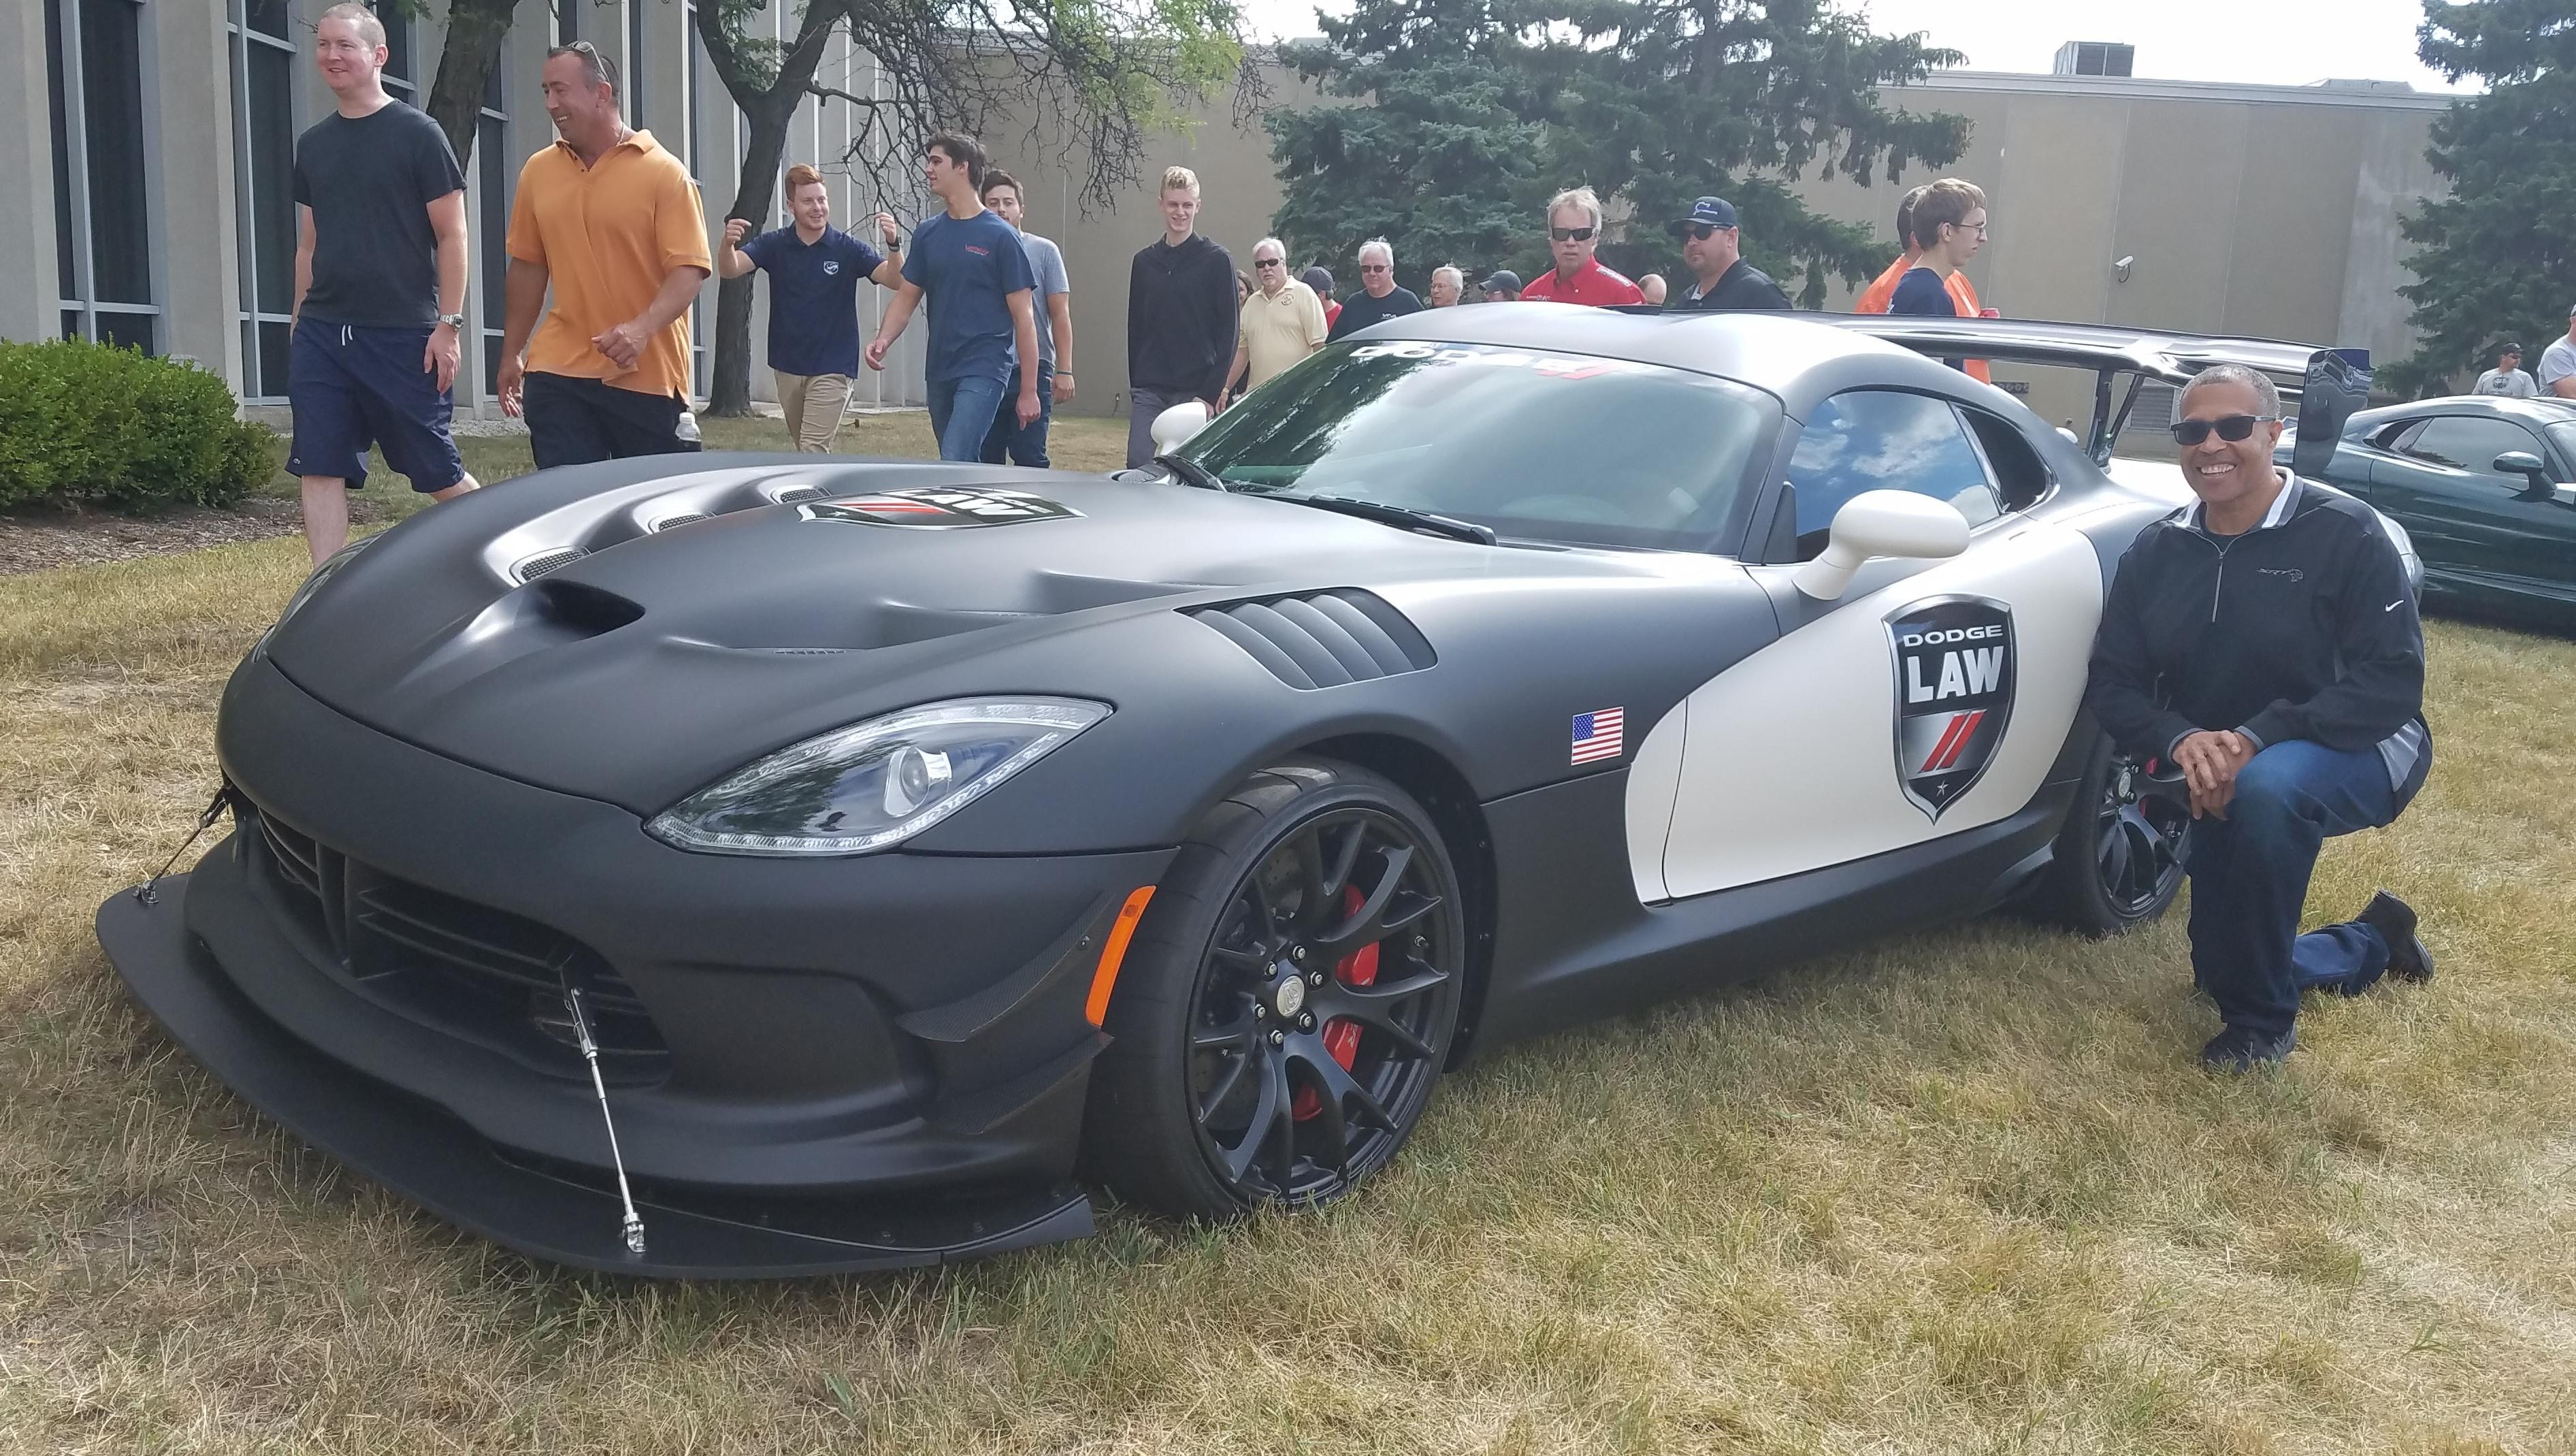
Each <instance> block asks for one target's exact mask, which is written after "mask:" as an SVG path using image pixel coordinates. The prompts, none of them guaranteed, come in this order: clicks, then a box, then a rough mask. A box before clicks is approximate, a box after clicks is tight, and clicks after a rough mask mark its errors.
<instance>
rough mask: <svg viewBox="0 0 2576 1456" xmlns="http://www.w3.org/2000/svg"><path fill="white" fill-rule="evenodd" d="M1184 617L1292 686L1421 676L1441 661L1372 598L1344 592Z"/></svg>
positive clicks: (1201, 609)
mask: <svg viewBox="0 0 2576 1456" xmlns="http://www.w3.org/2000/svg"><path fill="white" fill-rule="evenodd" d="M1185 615H1187V616H1191V617H1195V618H1197V619H1198V620H1199V621H1201V622H1204V623H1206V624H1207V625H1208V626H1210V627H1212V628H1214V629H1215V630H1217V631H1219V632H1222V633H1224V634H1225V635H1226V637H1227V638H1228V639H1229V640H1231V641H1232V642H1233V643H1234V645H1235V646H1237V647H1240V648H1242V649H1243V650H1244V651H1246V652H1248V653H1251V654H1252V657H1253V660H1254V661H1256V662H1259V663H1260V664H1261V665H1262V666H1263V667H1266V668H1268V669H1270V671H1271V673H1272V675H1274V676H1276V677H1277V678H1278V679H1279V680H1280V681H1281V682H1284V683H1286V684H1287V685H1288V686H1290V687H1292V688H1298V689H1301V690H1304V689H1313V688H1335V687H1340V686H1342V685H1343V684H1344V683H1355V682H1373V681H1375V680H1377V679H1378V678H1382V677H1393V676H1395V675H1396V674H1397V673H1400V672H1419V671H1421V670H1422V669H1423V668H1426V667H1429V666H1431V664H1432V663H1434V662H1436V661H1438V660H1439V659H1438V658H1437V657H1436V656H1435V655H1434V654H1433V653H1432V651H1431V644H1430V642H1429V641H1427V640H1426V639H1425V638H1424V637H1423V635H1422V632H1421V630H1420V629H1419V628H1416V627H1415V626H1414V625H1413V623H1411V622H1409V621H1407V620H1406V619H1405V616H1404V614H1403V613H1402V612H1399V611H1397V610H1396V609H1395V608H1394V607H1391V606H1389V605H1387V603H1386V601H1385V600H1384V599H1383V598H1381V597H1378V596H1376V595H1374V594H1372V593H1369V592H1364V591H1360V590H1357V589H1356V588H1351V587H1343V588H1340V589H1338V590H1335V591H1326V592H1307V593H1302V594H1300V595H1296V596H1284V597H1263V598H1260V599H1259V600H1256V601H1248V602H1230V603H1227V604H1225V605H1223V606H1214V607H1197V608H1193V609H1191V610H1190V611H1189V612H1187V613H1186V614H1185Z"/></svg>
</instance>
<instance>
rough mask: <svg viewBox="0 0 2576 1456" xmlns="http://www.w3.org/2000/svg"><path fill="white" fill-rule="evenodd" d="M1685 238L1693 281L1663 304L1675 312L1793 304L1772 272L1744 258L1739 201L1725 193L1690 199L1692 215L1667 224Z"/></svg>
mask: <svg viewBox="0 0 2576 1456" xmlns="http://www.w3.org/2000/svg"><path fill="white" fill-rule="evenodd" d="M1669 229H1670V231H1671V233H1672V235H1673V236H1674V237H1677V238H1679V239H1681V240H1682V261H1683V262H1685V263H1687V264H1689V265H1690V270H1691V282H1690V286H1688V287H1687V288H1684V289H1683V290H1682V291H1681V292H1680V293H1679V294H1678V295H1676V296H1675V297H1674V298H1673V300H1672V301H1671V302H1670V303H1667V304H1665V305H1664V307H1665V308H1666V309H1668V310H1670V311H1672V312H1674V313H1690V312H1695V311H1699V310H1712V311H1714V310H1734V309H1783V308H1794V307H1796V305H1795V304H1792V303H1791V302H1789V295H1788V294H1786V293H1784V292H1782V291H1781V288H1780V285H1779V284H1777V283H1774V282H1772V281H1771V275H1770V274H1768V273H1765V272H1763V271H1762V270H1761V269H1759V268H1756V267H1754V266H1753V265H1752V264H1751V263H1748V262H1746V261H1744V253H1743V249H1742V245H1741V242H1740V237H1741V234H1739V233H1738V232H1737V230H1736V226H1735V206H1734V204H1733V203H1730V202H1728V201H1727V200H1726V199H1725V198H1723V197H1703V198H1701V199H1700V200H1699V201H1697V202H1694V203H1692V204H1691V210H1690V216H1688V217H1680V218H1675V219H1674V220H1673V221H1672V223H1671V224H1670V225H1669Z"/></svg>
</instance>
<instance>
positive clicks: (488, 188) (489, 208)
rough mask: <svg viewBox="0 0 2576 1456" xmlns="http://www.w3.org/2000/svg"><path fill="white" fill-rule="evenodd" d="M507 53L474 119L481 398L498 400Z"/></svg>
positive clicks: (504, 313) (504, 297) (504, 316)
mask: <svg viewBox="0 0 2576 1456" xmlns="http://www.w3.org/2000/svg"><path fill="white" fill-rule="evenodd" d="M577 3H579V0H564V13H565V14H567V15H569V14H571V13H572V8H573V6H574V5H575V4H577ZM509 70H510V48H509V46H508V44H507V43H506V42H505V43H504V44H503V45H502V47H501V54H500V56H499V58H498V59H496V60H494V61H493V63H492V76H491V79H490V80H489V81H487V82H485V83H484V86H483V109H482V111H481V112H480V113H479V114H478V115H477V116H476V117H475V119H474V175H475V179H476V182H477V184H478V185H477V187H476V189H475V190H476V193H477V196H476V199H475V202H476V206H477V208H478V210H480V211H481V212H482V214H483V231H482V235H481V236H480V237H479V238H478V239H477V240H476V242H477V253H478V255H479V256H478V258H477V267H478V269H479V271H480V272H481V274H482V277H481V278H480V280H478V285H477V287H476V289H475V292H477V293H479V294H481V295H482V305H481V307H480V309H479V310H478V312H479V313H480V314H481V315H482V319H483V397H484V398H485V399H495V398H498V397H499V394H500V389H499V384H500V379H501V336H502V334H503V333H504V332H506V330H507V326H508V323H509V298H508V294H507V291H506V288H507V282H508V279H509V276H510V159H509V158H510V154H509V150H508V149H509V145H510V111H509V107H508V106H507V105H506V104H505V103H506V101H507V96H506V94H505V93H504V92H503V90H502V88H501V78H502V77H503V76H505V75H507V74H509Z"/></svg>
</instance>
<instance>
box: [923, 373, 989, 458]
mask: <svg viewBox="0 0 2576 1456" xmlns="http://www.w3.org/2000/svg"><path fill="white" fill-rule="evenodd" d="M1003 389H1004V385H1003V383H1002V381H1001V380H998V379H934V380H931V381H930V433H932V434H934V435H936V436H938V437H939V458H940V459H942V460H978V461H980V460H982V459H983V458H984V437H985V436H986V435H988V434H990V433H992V429H993V416H994V414H995V413H996V412H997V411H999V410H1000V409H1001V407H1002V398H1003Z"/></svg>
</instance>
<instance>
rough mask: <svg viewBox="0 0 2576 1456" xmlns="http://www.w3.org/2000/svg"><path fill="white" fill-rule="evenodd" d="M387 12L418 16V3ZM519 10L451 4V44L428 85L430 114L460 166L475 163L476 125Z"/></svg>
mask: <svg viewBox="0 0 2576 1456" xmlns="http://www.w3.org/2000/svg"><path fill="white" fill-rule="evenodd" d="M387 8H388V9H391V10H394V11H396V12H398V13H403V14H417V13H418V12H419V10H420V0H400V3H397V4H392V5H389V6H388V7H387ZM517 8H518V0H448V6H447V43H446V45H445V46H444V47H442V48H441V49H440V51H439V53H438V79H437V80H435V81H433V82H432V83H431V84H430V88H429V106H428V107H427V108H426V109H427V110H428V112H429V119H430V120H432V121H435V122H437V123H438V129H439V130H440V131H443V132H445V133H447V144H448V145H449V146H450V147H453V148H454V149H455V150H456V165H458V166H460V167H462V166H465V165H467V164H468V163H470V162H472V161H473V160H474V123H475V122H476V121H477V120H478V119H479V118H480V117H481V116H482V114H483V95H484V92H485V91H486V90H487V89H488V88H489V87H490V86H491V84H492V68H493V67H495V66H497V65H499V64H500V63H501V42H502V40H503V39H504V38H506V37H507V36H508V35H509V33H510V18H511V16H512V14H513V13H514V12H515V11H516V10H517ZM495 165H499V164H498V163H495Z"/></svg>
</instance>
